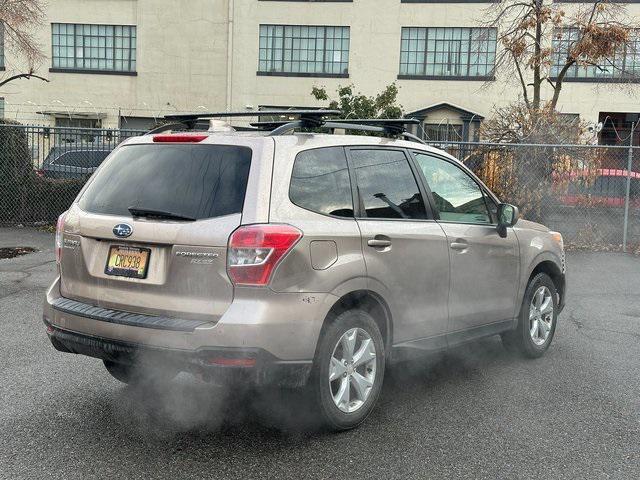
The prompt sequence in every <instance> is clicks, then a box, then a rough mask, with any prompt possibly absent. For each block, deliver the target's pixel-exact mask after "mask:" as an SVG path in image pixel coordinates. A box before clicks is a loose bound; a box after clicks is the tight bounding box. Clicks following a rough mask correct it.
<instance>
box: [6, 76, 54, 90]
mask: <svg viewBox="0 0 640 480" xmlns="http://www.w3.org/2000/svg"><path fill="white" fill-rule="evenodd" d="M18 78H26V79H27V80H29V79H31V78H37V79H39V80H42V81H43V82H49V80H48V79H47V78H44V77H41V76H39V75H36V74H35V73H18V74H17V75H12V76H11V77H9V78H5V79H4V80H2V81H0V87H2V86H4V85H6V84H7V83H9V82H11V81H13V80H17V79H18Z"/></svg>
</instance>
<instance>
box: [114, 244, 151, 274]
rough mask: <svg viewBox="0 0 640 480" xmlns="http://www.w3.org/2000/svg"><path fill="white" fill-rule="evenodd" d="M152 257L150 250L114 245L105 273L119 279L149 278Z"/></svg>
mask: <svg viewBox="0 0 640 480" xmlns="http://www.w3.org/2000/svg"><path fill="white" fill-rule="evenodd" d="M150 255H151V250H150V249H148V248H137V247H125V246H121V245H114V246H112V247H111V248H109V256H108V257H107V266H106V267H105V269H104V273H106V274H107V275H117V276H119V277H129V278H147V268H148V267H149V256H150Z"/></svg>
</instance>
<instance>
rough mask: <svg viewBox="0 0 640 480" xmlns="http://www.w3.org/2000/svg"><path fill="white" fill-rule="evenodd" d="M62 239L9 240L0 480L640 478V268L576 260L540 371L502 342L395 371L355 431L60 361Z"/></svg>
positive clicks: (604, 258)
mask: <svg viewBox="0 0 640 480" xmlns="http://www.w3.org/2000/svg"><path fill="white" fill-rule="evenodd" d="M52 244H53V238H52V235H50V234H47V233H43V232H38V231H36V230H32V229H0V247H4V246H18V245H20V246H32V247H36V248H37V249H38V250H39V251H38V252H36V253H32V254H29V255H25V256H21V257H17V258H14V259H6V260H0V332H1V340H0V342H1V347H0V425H1V426H2V428H0V478H7V479H9V478H11V479H15V478H65V479H75V478H78V479H80V478H82V479H86V478H109V479H117V478H145V479H146V478H172V479H177V478H180V479H182V478H210V479H211V478H215V479H222V478H250V479H262V478H265V479H275V478H278V479H279V478H283V479H311V478H318V479H325V478H327V479H328V478H360V479H367V478H383V479H385V480H391V479H408V478H416V479H417V478H420V479H424V478H492V479H493V478H634V479H637V478H640V258H639V257H635V256H627V255H624V254H617V253H573V254H569V256H568V265H569V280H568V281H569V294H568V299H567V307H566V309H565V311H564V312H563V313H562V314H561V316H560V323H559V326H558V329H557V332H556V337H555V340H554V343H553V344H552V346H551V349H550V350H549V352H548V354H547V355H546V356H545V357H543V358H541V359H538V360H524V359H521V358H519V357H516V356H513V355H511V354H508V353H507V352H506V351H505V350H504V349H503V348H502V346H501V344H500V341H499V339H498V338H489V339H486V340H484V341H481V342H477V343H473V344H469V345H466V346H464V347H462V348H458V349H456V350H453V351H450V352H448V353H447V354H444V355H438V356H432V357H429V358H426V359H422V360H420V361H415V362H411V363H407V364H402V365H399V366H396V367H395V368H393V370H391V371H390V374H389V376H388V378H387V379H386V381H385V387H384V389H383V395H382V398H381V401H380V403H379V405H378V407H377V408H376V409H375V410H374V412H373V414H372V415H371V416H370V417H369V419H367V421H366V422H365V423H364V424H363V425H362V426H360V427H359V428H358V429H356V430H353V431H350V432H345V433H341V434H331V433H322V432H319V431H317V429H315V428H314V420H313V418H310V417H309V408H308V405H306V400H305V398H304V397H302V396H301V395H295V394H287V395H283V394H282V393H280V392H273V391H271V392H261V393H260V394H256V393H250V394H247V393H244V394H243V393H240V392H231V391H226V390H224V389H221V388H218V387H215V386H211V385H207V384H205V383H201V382H198V381H197V380H195V379H193V378H191V377H189V376H187V375H181V376H179V377H178V379H177V380H176V381H175V382H173V383H172V384H171V385H169V386H168V387H166V388H164V389H155V390H152V391H149V390H139V389H136V388H132V387H125V386H123V385H122V384H119V383H118V382H117V381H115V380H114V379H112V378H111V377H110V376H109V375H108V374H107V373H106V371H105V370H104V367H103V366H102V363H101V362H100V361H98V360H96V359H91V358H86V357H81V356H74V355H69V354H62V353H59V352H57V351H55V350H54V349H53V347H52V346H51V345H50V343H49V341H48V339H47V337H46V334H45V328H44V325H43V323H42V320H41V304H42V301H43V297H44V292H45V288H46V287H47V286H48V284H49V283H50V281H51V280H52V279H53V278H54V276H55V262H54V253H53V245H52Z"/></svg>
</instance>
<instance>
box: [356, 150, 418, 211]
mask: <svg viewBox="0 0 640 480" xmlns="http://www.w3.org/2000/svg"><path fill="white" fill-rule="evenodd" d="M350 155H351V161H352V168H353V170H354V171H355V175H356V183H357V185H358V195H359V199H360V202H361V204H362V209H363V210H364V211H363V216H366V217H368V218H407V219H423V218H427V211H426V209H425V206H424V201H423V199H422V195H421V194H420V190H419V189H418V184H417V183H416V179H415V177H414V176H413V172H412V171H411V167H410V166H409V162H408V161H407V158H406V157H405V154H404V152H402V151H398V150H383V149H379V150H373V149H372V150H360V149H354V150H351V151H350Z"/></svg>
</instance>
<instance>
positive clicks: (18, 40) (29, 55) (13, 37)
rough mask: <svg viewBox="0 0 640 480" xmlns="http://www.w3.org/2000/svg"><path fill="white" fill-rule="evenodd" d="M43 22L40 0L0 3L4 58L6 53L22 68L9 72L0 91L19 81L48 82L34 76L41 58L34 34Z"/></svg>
mask: <svg viewBox="0 0 640 480" xmlns="http://www.w3.org/2000/svg"><path fill="white" fill-rule="evenodd" d="M44 20H45V13H44V7H43V2H42V1H41V0H0V24H1V25H0V33H2V34H3V39H4V49H5V58H6V52H9V53H11V55H12V56H13V57H15V58H19V59H20V64H21V65H24V67H22V68H21V69H20V70H19V71H14V72H11V73H10V75H9V76H8V77H7V78H3V79H2V80H0V87H2V86H3V85H6V84H7V83H9V82H11V81H13V80H17V79H20V78H26V79H29V78H38V79H40V80H44V81H45V82H48V81H49V80H47V79H46V78H43V77H41V76H39V75H36V74H35V73H34V72H35V70H36V68H37V67H38V65H39V63H40V62H41V61H42V59H43V58H44V54H43V53H42V50H41V47H40V44H39V43H38V41H37V38H36V36H35V34H34V32H35V31H37V29H38V27H40V26H42V24H43V23H44Z"/></svg>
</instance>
